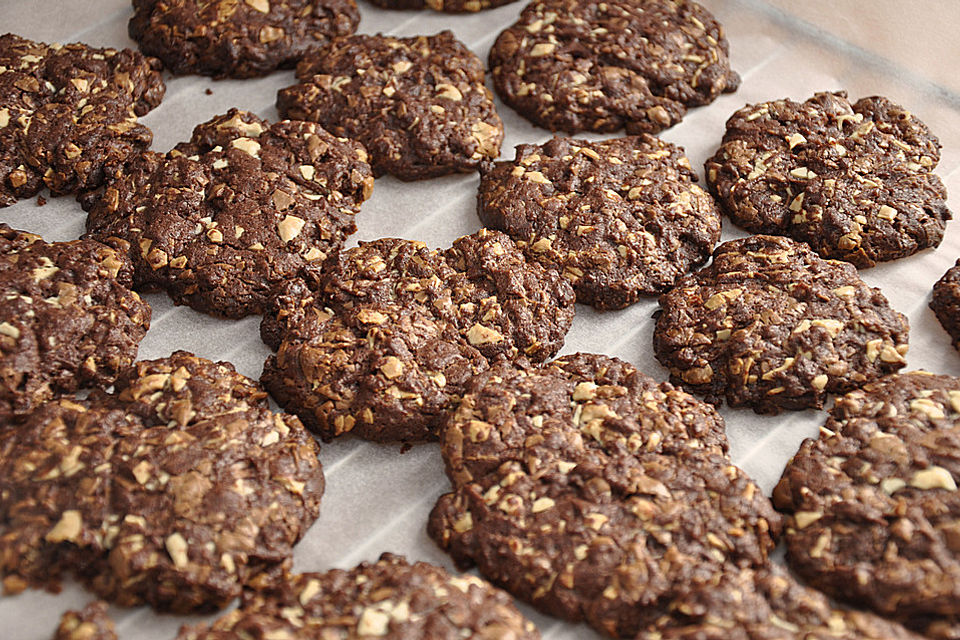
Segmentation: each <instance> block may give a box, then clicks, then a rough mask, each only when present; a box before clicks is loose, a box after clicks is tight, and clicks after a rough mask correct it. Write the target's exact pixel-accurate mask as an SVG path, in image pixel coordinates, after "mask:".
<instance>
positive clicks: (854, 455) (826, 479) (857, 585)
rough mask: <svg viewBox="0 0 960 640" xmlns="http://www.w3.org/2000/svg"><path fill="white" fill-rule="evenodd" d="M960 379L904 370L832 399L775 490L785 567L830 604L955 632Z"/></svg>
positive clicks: (959, 559)
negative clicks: (782, 516) (783, 524)
mask: <svg viewBox="0 0 960 640" xmlns="http://www.w3.org/2000/svg"><path fill="white" fill-rule="evenodd" d="M958 461H960V379H958V378H954V377H950V376H937V375H932V374H929V373H926V372H922V371H919V372H913V373H906V374H900V375H894V376H888V377H886V378H884V379H882V380H880V381H878V382H874V383H872V384H870V385H867V386H866V387H864V388H863V389H860V390H857V391H854V392H852V393H849V394H847V395H846V396H844V397H841V398H838V399H837V401H836V404H835V405H834V408H833V409H832V410H831V412H830V417H829V418H828V419H827V422H826V424H825V425H824V426H823V427H822V428H821V430H820V437H819V438H817V439H808V440H805V441H804V443H803V444H802V445H801V447H800V450H799V452H797V454H796V455H795V456H794V457H793V459H792V460H791V461H790V463H789V464H788V465H787V468H786V470H785V471H784V472H783V477H782V478H781V480H780V483H779V484H778V485H777V488H776V490H775V491H774V501H775V503H776V505H777V507H778V508H780V509H783V510H785V511H787V512H788V513H789V514H790V517H789V520H788V526H787V533H786V540H787V560H788V562H789V563H790V565H791V566H792V567H793V569H794V570H796V571H797V573H799V574H800V575H801V576H802V577H803V578H805V579H806V580H808V581H809V582H810V583H811V584H812V585H813V586H815V587H817V588H818V589H821V590H823V591H824V592H825V593H827V594H828V595H831V596H834V597H836V598H840V599H843V600H846V601H848V602H851V603H855V604H857V605H860V606H865V607H867V608H869V609H872V610H873V611H875V612H877V613H879V614H881V615H885V616H889V617H891V618H894V619H897V620H900V621H902V622H904V623H905V624H906V625H907V626H909V627H912V628H914V629H916V630H918V631H920V632H921V633H923V634H925V635H926V636H928V637H932V638H942V639H944V640H947V639H950V638H956V637H958V634H960V491H958V490H957V483H958V482H960V462H958Z"/></svg>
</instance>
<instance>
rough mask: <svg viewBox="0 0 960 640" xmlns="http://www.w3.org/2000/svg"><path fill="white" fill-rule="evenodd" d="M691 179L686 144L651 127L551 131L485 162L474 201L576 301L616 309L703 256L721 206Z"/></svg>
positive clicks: (716, 235)
mask: <svg viewBox="0 0 960 640" xmlns="http://www.w3.org/2000/svg"><path fill="white" fill-rule="evenodd" d="M696 179H697V177H696V174H694V172H693V171H692V170H691V168H690V163H689V161H688V160H687V158H686V157H685V156H684V155H683V149H681V148H680V147H677V146H675V145H672V144H670V143H668V142H662V141H660V140H657V139H656V138H653V137H651V136H647V135H644V136H639V137H631V138H619V139H616V140H605V141H602V142H589V141H587V140H574V139H571V138H554V139H553V140H551V141H549V142H548V143H546V144H544V145H532V144H523V145H520V146H518V147H517V151H516V157H515V159H514V160H513V161H512V162H498V163H496V164H495V165H486V166H484V168H483V169H482V170H481V180H480V194H479V196H478V205H477V210H478V212H479V214H480V219H481V220H482V221H483V223H484V224H485V225H486V226H488V227H491V228H494V229H500V230H502V231H505V232H506V233H508V234H509V235H510V236H511V237H512V238H513V239H514V240H515V241H516V243H517V246H519V247H520V248H521V249H523V251H524V253H526V255H527V257H528V258H529V259H531V260H535V261H537V262H539V263H541V264H543V265H544V266H546V267H552V268H554V269H557V270H558V271H559V272H560V273H561V274H562V275H563V277H564V278H566V279H567V280H569V281H570V282H571V283H572V284H573V287H574V290H575V291H576V293H577V301H578V302H583V303H586V304H590V305H593V306H594V307H596V308H598V309H621V308H623V307H626V306H628V305H631V304H633V303H634V302H636V301H637V300H638V299H639V297H640V296H641V295H655V294H658V293H662V292H663V291H665V290H667V289H669V288H670V287H671V286H673V284H674V282H675V281H676V280H677V279H678V278H679V277H680V276H681V275H683V274H684V273H686V272H687V271H689V270H690V269H691V268H692V267H697V266H699V265H700V264H702V263H703V262H705V261H706V260H707V258H709V257H710V252H711V251H713V247H714V245H716V243H717V241H718V240H719V239H720V214H719V212H718V211H717V208H716V205H715V204H714V202H713V198H711V197H710V196H709V195H708V194H707V193H705V192H704V191H703V189H701V188H700V187H698V186H696V185H695V184H693V183H694V181H696Z"/></svg>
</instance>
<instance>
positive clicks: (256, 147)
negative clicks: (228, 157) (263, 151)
mask: <svg viewBox="0 0 960 640" xmlns="http://www.w3.org/2000/svg"><path fill="white" fill-rule="evenodd" d="M230 146H232V147H235V148H237V149H240V151H243V152H244V153H246V154H248V155H251V156H253V157H254V158H259V157H260V143H259V142H257V141H256V140H253V139H251V138H237V139H236V140H234V141H233V142H231V143H230Z"/></svg>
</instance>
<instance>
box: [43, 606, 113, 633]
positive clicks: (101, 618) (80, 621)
mask: <svg viewBox="0 0 960 640" xmlns="http://www.w3.org/2000/svg"><path fill="white" fill-rule="evenodd" d="M53 640H117V631H116V627H115V626H114V624H113V620H111V619H110V616H109V615H107V603H106V602H101V601H97V602H91V603H90V604H88V605H87V606H86V607H84V608H83V610H82V611H67V612H66V613H65V614H63V616H62V617H61V618H60V626H58V627H57V630H56V632H55V633H54V635H53Z"/></svg>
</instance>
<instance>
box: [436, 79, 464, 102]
mask: <svg viewBox="0 0 960 640" xmlns="http://www.w3.org/2000/svg"><path fill="white" fill-rule="evenodd" d="M437 94H439V96H440V97H441V98H447V99H448V100H453V101H454V102H459V101H461V100H463V94H462V93H460V89H457V88H456V87H455V86H453V85H452V84H446V83H441V84H438V85H437Z"/></svg>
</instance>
